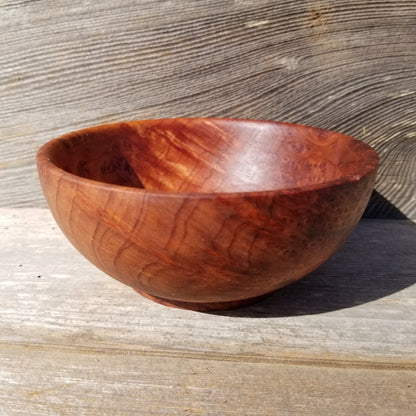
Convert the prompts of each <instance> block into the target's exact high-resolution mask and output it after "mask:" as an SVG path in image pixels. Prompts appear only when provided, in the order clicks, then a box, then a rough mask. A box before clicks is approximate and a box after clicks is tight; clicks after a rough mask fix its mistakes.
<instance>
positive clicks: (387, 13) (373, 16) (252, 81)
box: [0, 0, 416, 220]
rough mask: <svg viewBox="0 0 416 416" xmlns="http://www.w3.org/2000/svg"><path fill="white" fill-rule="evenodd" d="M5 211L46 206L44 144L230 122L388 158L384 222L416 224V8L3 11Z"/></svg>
mask: <svg viewBox="0 0 416 416" xmlns="http://www.w3.org/2000/svg"><path fill="white" fill-rule="evenodd" d="M0 68H1V71H0V156H1V159H0V190H1V198H0V206H45V202H44V200H43V196H42V195H41V192H40V188H39V185H38V182H37V176H36V171H35V164H34V156H35V152H36V150H37V148H38V147H39V146H40V145H41V144H42V143H44V142H45V141H47V140H49V139H51V138H53V137H55V136H57V135H59V134H61V133H64V132H68V131H71V130H75V129H78V128H82V127H86V126H90V125H96V124H101V123H108V122H113V121H119V120H128V119H140V118H159V117H174V116H219V117H221V116H222V117H244V118H259V119H273V120H284V121H290V122H297V123H304V124H311V125H316V126H319V127H323V128H329V129H334V130H338V131H341V132H344V133H347V134H350V135H353V136H355V137H357V138H359V139H362V140H364V141H365V142H367V143H369V144H370V145H372V146H374V147H375V148H376V150H377V151H378V152H379V154H380V156H381V161H382V163H381V168H380V174H379V178H378V181H377V185H376V189H377V193H375V194H374V197H373V200H372V203H371V205H370V207H369V209H368V210H367V215H369V216H375V217H401V216H407V217H409V218H412V219H413V220H416V162H415V158H416V117H415V116H416V1H414V0H411V1H410V0H409V1H401V0H390V1H389V0H387V1H359V0H352V1H351V0H334V1H329V0H328V1H325V0H316V1H314V0H311V1H300V0H297V1H296V0H295V1H294V0H282V1H273V0H256V1H254V0H253V1H247V0H199V1H197V0H189V1H187V0H166V1H161V0H140V1H132V0H117V1H115V0H114V1H108V0H103V1H90V2H88V1H80V0H71V1H69V0H54V1H45V0H37V1H35V0H32V1H30V0H29V1H26V0H0Z"/></svg>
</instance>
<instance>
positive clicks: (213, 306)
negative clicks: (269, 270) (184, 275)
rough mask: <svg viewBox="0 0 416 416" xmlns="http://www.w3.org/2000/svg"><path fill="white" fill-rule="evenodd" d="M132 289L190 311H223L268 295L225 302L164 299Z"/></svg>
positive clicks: (171, 305)
mask: <svg viewBox="0 0 416 416" xmlns="http://www.w3.org/2000/svg"><path fill="white" fill-rule="evenodd" d="M134 290H135V291H136V292H137V293H139V294H140V295H142V296H144V297H145V298H147V299H150V300H152V301H153V302H156V303H160V304H162V305H165V306H170V307H171V308H178V309H188V310H191V311H198V312H210V311H225V310H227V309H235V308H241V307H243V306H247V305H250V304H252V303H255V302H258V301H260V300H262V299H264V298H265V297H266V296H268V294H265V295H261V296H256V297H254V298H248V299H241V300H232V301H226V302H184V301H181V300H175V299H166V298H161V297H158V296H153V295H149V294H148V293H146V292H141V291H140V290H137V289H134Z"/></svg>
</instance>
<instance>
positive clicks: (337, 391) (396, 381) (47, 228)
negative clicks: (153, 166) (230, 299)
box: [0, 209, 416, 416]
mask: <svg viewBox="0 0 416 416" xmlns="http://www.w3.org/2000/svg"><path fill="white" fill-rule="evenodd" d="M393 235H394V236H395V238H394V239H393V238H391V236H393ZM415 244H416V227H415V225H414V224H412V223H410V222H409V221H400V220H399V221H397V220H396V221H388V220H365V221H362V222H361V223H360V224H359V226H358V227H357V229H356V230H355V232H354V233H353V234H352V236H351V238H350V239H349V240H348V242H347V243H346V245H345V246H344V247H343V248H342V249H341V250H340V251H339V252H338V253H337V254H336V255H335V256H334V257H333V258H332V259H331V260H329V261H328V262H327V263H326V264H325V265H323V266H322V267H321V268H320V269H318V270H317V271H315V272H314V273H312V274H311V275H310V276H309V277H307V278H305V279H302V280H301V281H299V282H297V283H295V284H293V285H291V286H288V287H287V288H284V289H281V290H280V291H279V292H276V293H275V294H274V295H273V296H272V297H271V298H268V299H266V300H264V301H262V302H260V303H258V304H256V305H252V306H250V307H246V308H244V309H241V310H239V311H237V310H236V311H231V312H221V313H220V314H201V313H196V312H193V311H187V310H180V309H172V308H166V307H164V306H162V305H158V304H156V303H154V302H150V301H148V300H146V299H144V298H142V297H139V296H137V294H136V293H135V292H134V291H133V290H131V289H130V288H128V287H127V286H125V285H122V284H120V283H118V282H116V281H115V280H113V279H108V277H107V276H105V275H104V274H103V273H102V272H100V271H99V270H98V269H97V268H95V267H93V266H92V265H91V264H89V263H88V262H87V261H86V260H85V259H84V258H83V257H82V256H81V255H80V254H79V253H77V252H76V250H75V249H74V248H73V247H72V246H71V245H70V244H69V243H68V241H67V240H66V239H65V237H64V236H63V235H62V233H61V232H60V231H59V230H58V229H57V227H56V225H55V222H54V220H53V218H52V216H51V214H50V212H49V211H48V210H46V209H43V210H42V209H14V210H12V209H0V245H1V247H2V250H1V252H0V269H1V271H2V272H1V273H2V274H1V278H0V414H5V415H7V416H15V415H16V416H17V415H30V416H32V415H36V416H38V415H39V416H43V415H45V416H46V415H51V414H54V415H55V414H62V415H73V414H77V415H88V416H92V415H119V416H122V415H137V414H149V415H153V414H154V415H165V414H166V415H169V416H171V415H172V416H176V415H178V416H179V415H180V416H183V415H186V414H189V415H198V414H202V415H207V414H214V415H218V414H223V415H226V416H231V415H236V414H244V415H250V416H269V415H274V414H276V413H280V414H285V415H290V416H292V415H293V416H303V415H305V416H306V415H307V416H309V415H311V414H331V415H334V416H341V415H342V416H346V415H348V416H349V415H356V414H362V415H389V416H390V415H397V416H413V415H414V413H415V411H416V390H415V383H416V379H415V378H416V351H415V345H416V332H415V328H416V322H415V319H416V285H415V282H416V275H415V270H416V257H415V256H414V247H415Z"/></svg>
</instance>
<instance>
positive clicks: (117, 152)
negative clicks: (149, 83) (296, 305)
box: [37, 118, 378, 311]
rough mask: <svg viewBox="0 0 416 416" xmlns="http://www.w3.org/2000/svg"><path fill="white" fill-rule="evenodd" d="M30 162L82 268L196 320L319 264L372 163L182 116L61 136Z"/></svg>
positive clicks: (321, 141) (337, 237)
mask: <svg viewBox="0 0 416 416" xmlns="http://www.w3.org/2000/svg"><path fill="white" fill-rule="evenodd" d="M37 165H38V172H39V178H40V182H41V185H42V189H43V192H44V194H45V196H46V199H47V202H48V204H49V207H50V210H51V211H52V214H53V215H54V217H55V219H56V222H57V223H58V225H59V226H60V228H61V229H62V231H63V232H64V234H65V235H66V237H67V238H68V239H69V240H70V241H71V242H72V244H73V245H74V246H75V247H76V248H77V249H78V250H79V251H80V252H81V253H82V254H83V255H84V256H85V257H86V258H87V259H88V260H89V261H91V262H92V263H93V264H94V265H96V266H97V267H98V268H100V269H101V270H103V271H104V272H106V273H107V274H109V275H110V276H112V277H114V278H115V279H117V280H119V281H121V282H123V283H125V284H127V285H129V286H131V287H133V288H134V289H135V290H136V291H138V292H139V293H141V294H143V295H144V296H146V297H148V298H151V299H153V300H155V301H157V302H160V303H163V304H166V305H170V306H176V307H181V308H187V309H194V310H201V311H202V310H220V309H229V308H234V307H238V306H242V305H246V304H248V303H250V302H253V301H255V300H258V299H259V298H261V297H262V296H264V295H266V294H268V293H270V292H272V291H274V290H276V289H278V288H280V287H283V286H286V285H287V284H289V283H291V282H294V281H296V280H298V279H300V278H301V277H303V276H305V275H306V274H308V273H310V272H311V271H312V270H314V269H315V268H317V267H318V266H319V265H321V264H322V263H323V262H324V261H326V260H327V259H328V258H329V257H330V256H331V255H332V254H333V253H334V252H335V251H337V250H338V249H339V248H340V246H341V245H342V244H343V243H344V241H345V240H346V238H347V237H348V235H349V234H350V233H351V231H352V230H353V229H354V227H355V226H356V224H357V222H358V220H359V219H360V217H361V215H362V213H363V211H364V209H365V207H366V205H367V202H368V200H369V197H370V194H371V191H372V188H373V186H374V182H375V178H376V171H377V166H378V157H377V154H376V152H375V151H374V150H373V149H372V148H371V147H369V146H368V145H366V144H365V143H363V142H361V141H358V140H356V139H353V138H351V137H348V136H346V135H343V134H340V133H336V132H331V131H326V130H322V129H319V128H315V127H309V126H302V125H295V124H288V123H278V122H268V121H254V120H236V119H212V118H211V119H210V118H194V119H185V118H182V119H161V120H143V121H130V122H123V123H116V124H110V125H104V126H98V127H92V128H87V129H84V130H80V131H77V132H73V133H69V134H67V135H64V136H62V137H60V138H57V139H54V140H52V141H50V142H48V143H46V144H45V145H44V146H42V147H41V149H40V150H39V151H38V154H37Z"/></svg>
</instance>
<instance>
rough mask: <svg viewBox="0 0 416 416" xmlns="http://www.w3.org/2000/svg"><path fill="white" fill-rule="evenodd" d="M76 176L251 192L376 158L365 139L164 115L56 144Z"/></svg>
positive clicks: (161, 187)
mask: <svg viewBox="0 0 416 416" xmlns="http://www.w3.org/2000/svg"><path fill="white" fill-rule="evenodd" d="M50 159H51V161H52V162H53V163H55V165H57V166H58V167H59V168H61V169H63V170H65V171H67V172H69V173H72V174H74V175H77V176H80V177H83V178H88V179H93V180H96V181H100V182H106V183H110V184H115V185H123V186H130V187H136V188H145V189H147V190H153V191H166V192H252V191H267V190H275V189H285V188H292V187H305V186H311V185H319V184H323V183H328V182H334V181H342V180H349V179H352V180H356V179H359V178H360V177H362V176H364V175H365V174H366V173H368V172H369V171H370V170H372V169H374V167H375V166H376V164H377V155H376V153H375V152H374V151H373V150H372V149H371V148H370V147H369V146H367V145H366V144H365V143H362V142H360V141H358V140H355V139H353V138H351V137H348V136H345V135H342V134H340V133H335V132H330V131H325V130H321V129H318V128H314V127H307V126H301V125H294V124H285V123H274V122H260V121H243V120H227V119H164V120H146V121H138V122H127V123H119V124H112V125H107V126H101V127H95V128H91V129H86V130H82V131H80V132H76V133H72V134H69V135H67V136H65V137H63V138H61V139H58V140H57V141H55V142H54V145H53V146H52V147H51V149H50Z"/></svg>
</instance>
